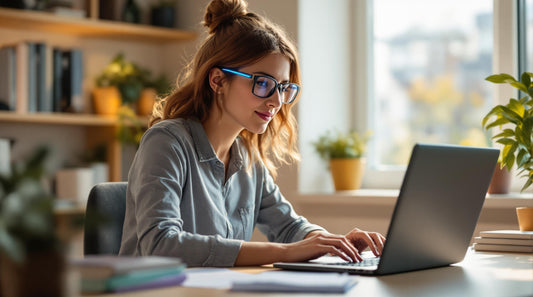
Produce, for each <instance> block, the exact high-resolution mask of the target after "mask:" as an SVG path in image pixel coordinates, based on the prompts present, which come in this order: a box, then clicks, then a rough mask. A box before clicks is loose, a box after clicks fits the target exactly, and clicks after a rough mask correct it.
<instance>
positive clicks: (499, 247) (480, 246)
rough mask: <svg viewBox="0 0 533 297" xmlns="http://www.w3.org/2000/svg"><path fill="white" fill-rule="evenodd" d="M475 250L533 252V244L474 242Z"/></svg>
mask: <svg viewBox="0 0 533 297" xmlns="http://www.w3.org/2000/svg"><path fill="white" fill-rule="evenodd" d="M474 250H476V251H488V252H519V253H533V246H526V245H510V244H485V243H474Z"/></svg>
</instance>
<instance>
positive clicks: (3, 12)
mask: <svg viewBox="0 0 533 297" xmlns="http://www.w3.org/2000/svg"><path fill="white" fill-rule="evenodd" d="M96 2H97V1H95V0H91V1H90V3H92V4H94V3H96ZM90 9H91V11H89V13H88V14H89V15H90V17H86V18H76V17H69V16H62V15H56V14H52V13H48V12H40V11H30V10H20V9H10V8H1V7H0V31H2V30H16V33H15V34H19V33H22V34H21V36H20V40H21V41H22V40H24V39H25V38H27V37H26V36H25V35H27V36H35V34H39V35H42V36H46V40H48V41H49V40H50V39H51V40H54V38H56V39H58V38H62V37H63V36H64V37H65V38H75V39H76V40H83V39H84V38H91V40H96V41H98V40H100V42H102V41H103V42H105V41H106V40H112V41H113V42H115V43H116V41H117V40H118V41H119V42H120V41H124V42H127V45H128V47H131V46H132V47H135V45H140V46H141V47H144V48H145V47H146V44H151V45H152V46H153V48H157V49H161V48H165V47H166V46H167V45H172V44H176V43H182V42H187V41H193V40H195V38H196V36H197V34H196V33H195V32H191V31H185V30H179V29H174V28H161V27H154V26H150V25H143V24H130V23H123V22H119V21H108V20H99V19H98V18H97V16H95V15H94V13H93V12H92V10H93V8H90ZM0 33H1V32H0ZM12 35H13V34H12ZM30 38H31V37H30ZM0 45H2V44H1V43H0ZM106 50H107V49H106ZM144 50H146V49H144ZM84 51H89V54H88V55H87V56H88V59H89V60H88V61H85V63H91V62H92V60H91V57H92V56H91V55H90V53H92V52H94V51H97V49H95V48H92V47H88V49H87V48H86V49H84ZM91 51H92V52H91ZM96 54H99V53H98V52H97V53H96ZM93 56H94V55H93ZM100 56H101V55H100ZM93 72H94V70H93ZM84 100H85V101H86V102H89V98H85V99H84ZM143 122H144V123H145V124H147V123H148V119H143ZM2 124H10V126H11V127H12V126H13V125H17V126H30V127H35V128H36V129H46V127H47V126H49V125H52V126H55V127H77V128H79V129H82V130H83V131H84V134H85V147H86V148H87V149H91V148H92V147H95V146H97V145H101V144H105V145H106V147H107V163H108V165H109V179H110V181H120V180H122V172H121V171H122V157H121V156H122V146H121V143H120V142H119V141H118V140H117V139H116V132H117V129H118V127H119V123H118V121H117V117H104V116H98V115H95V114H71V113H43V112H35V113H20V112H11V111H0V126H2ZM0 137H2V134H0ZM21 137H25V136H24V135H21ZM26 137H31V136H26Z"/></svg>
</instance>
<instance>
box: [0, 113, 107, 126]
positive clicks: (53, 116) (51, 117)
mask: <svg viewBox="0 0 533 297" xmlns="http://www.w3.org/2000/svg"><path fill="white" fill-rule="evenodd" d="M0 122H10V123H20V124H24V123H26V124H57V125H71V126H103V127H113V126H116V125H117V118H116V117H103V116H97V115H93V114H77V113H43V112H39V113H26V114H21V113H16V112H10V111H2V112H0Z"/></svg>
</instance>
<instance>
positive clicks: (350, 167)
mask: <svg viewBox="0 0 533 297" xmlns="http://www.w3.org/2000/svg"><path fill="white" fill-rule="evenodd" d="M365 163H366V160H365V159H364V158H346V159H331V160H330V161H329V165H330V170H331V175H332V176H333V183H334V184H335V190H337V191H343V190H357V189H359V188H361V182H362V180H363V173H364V169H365Z"/></svg>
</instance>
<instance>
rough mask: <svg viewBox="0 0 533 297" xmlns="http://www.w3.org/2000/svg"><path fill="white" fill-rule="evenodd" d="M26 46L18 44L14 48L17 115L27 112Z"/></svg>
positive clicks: (22, 43) (27, 66) (23, 43)
mask: <svg viewBox="0 0 533 297" xmlns="http://www.w3.org/2000/svg"><path fill="white" fill-rule="evenodd" d="M28 60H29V59H28V45H27V44H26V43H25V42H20V43H18V44H17V46H16V65H17V67H16V78H15V79H16V86H17V88H16V89H17V90H16V94H17V106H16V112H17V113H27V112H28V69H29V65H28V63H29V61H28Z"/></svg>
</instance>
